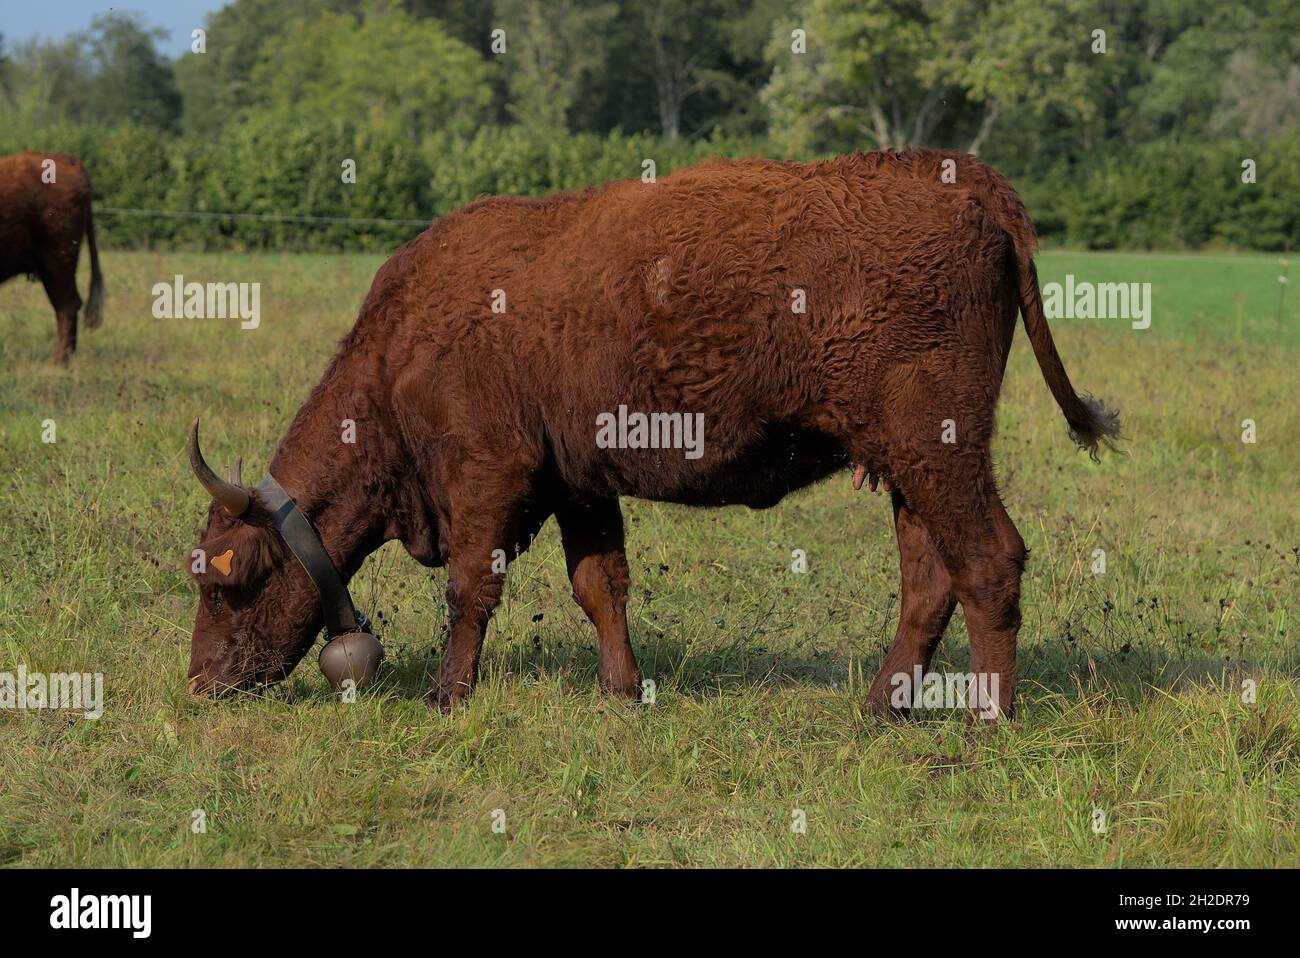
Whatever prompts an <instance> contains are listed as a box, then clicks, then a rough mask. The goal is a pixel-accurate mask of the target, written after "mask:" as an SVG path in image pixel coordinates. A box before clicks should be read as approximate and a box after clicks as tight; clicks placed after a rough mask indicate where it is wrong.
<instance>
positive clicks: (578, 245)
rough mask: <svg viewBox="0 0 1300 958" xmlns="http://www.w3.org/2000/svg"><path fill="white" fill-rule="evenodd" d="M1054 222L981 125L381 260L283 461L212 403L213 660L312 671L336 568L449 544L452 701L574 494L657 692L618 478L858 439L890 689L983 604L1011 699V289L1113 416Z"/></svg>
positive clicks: (232, 682)
mask: <svg viewBox="0 0 1300 958" xmlns="http://www.w3.org/2000/svg"><path fill="white" fill-rule="evenodd" d="M947 160H951V161H953V162H954V163H955V170H956V174H957V183H956V184H955V185H953V184H945V183H944V182H943V179H942V177H941V173H942V171H943V164H944V162H945V161H947ZM1034 250H1035V237H1034V231H1033V227H1032V225H1031V223H1030V221H1029V218H1028V216H1027V215H1026V213H1025V210H1024V207H1023V205H1022V204H1021V201H1020V199H1019V197H1018V196H1017V195H1016V193H1015V191H1014V190H1013V189H1012V187H1011V186H1010V184H1009V183H1007V181H1006V180H1005V179H1004V178H1003V177H1002V176H1000V175H999V174H998V173H996V172H994V171H993V170H991V169H989V168H988V167H987V166H985V165H984V164H983V163H981V162H980V161H979V160H977V159H975V158H973V157H970V156H967V155H965V154H960V153H939V152H932V151H917V152H903V153H896V152H885V153H872V154H867V155H862V154H855V155H853V156H847V157H842V158H838V159H834V160H828V161H825V162H820V163H813V164H808V165H805V164H800V163H777V162H769V161H765V160H747V161H743V162H709V163H704V164H702V165H699V166H696V167H692V168H690V169H686V170H682V171H680V172H678V173H675V174H673V175H672V176H669V177H666V178H664V179H663V180H660V181H659V182H658V183H652V184H646V183H643V182H641V181H639V180H630V181H623V182H618V183H613V184H610V185H608V186H605V187H602V188H599V189H592V190H587V191H584V192H574V193H566V194H561V195H557V196H552V197H548V198H545V199H540V200H525V199H509V198H498V199H484V200H479V201H477V202H474V203H471V204H470V205H468V206H466V207H465V208H463V209H461V210H459V211H458V212H456V213H453V214H452V215H450V216H448V217H447V218H446V219H444V220H442V221H441V222H438V223H436V224H434V225H433V226H432V227H430V228H429V229H428V230H426V231H425V232H424V233H422V234H421V235H420V236H418V237H416V238H415V239H413V240H412V241H411V242H409V243H407V244H406V245H405V246H403V247H402V248H401V249H399V250H398V251H397V252H396V253H395V254H394V255H393V257H392V258H391V259H390V260H389V261H388V262H387V263H386V264H385V265H384V266H383V267H382V268H381V269H380V271H379V273H378V275H377V276H376V277H375V281H374V283H373V285H372V286H371V289H370V293H369V295H368V296H367V297H366V300H365V302H364V303H363V305H362V307H361V314H360V316H359V318H358V319H357V322H356V325H355V326H354V327H353V329H352V332H351V333H350V334H349V335H348V336H347V337H346V338H345V339H344V340H343V342H342V344H341V346H340V349H339V351H338V354H337V355H336V356H335V358H334V360H333V362H332V364H331V365H330V368H329V370H328V371H327V372H326V374H325V377H324V379H322V380H321V382H320V384H319V385H318V386H317V387H316V389H315V391H314V392H313V393H312V394H311V396H310V397H309V398H308V400H307V402H306V404H305V405H304V406H303V407H302V409H301V410H299V412H298V415H297V417H296V418H295V419H294V421H293V424H292V425H291V426H290V427H289V431H288V433H287V435H286V436H285V437H284V439H283V441H282V442H281V443H280V447H279V450H278V451H277V453H276V455H275V457H274V458H273V459H272V461H271V465H270V470H269V477H268V479H267V480H264V481H263V483H262V485H260V486H258V487H257V488H256V489H250V488H247V487H245V486H243V485H242V483H241V482H240V481H239V479H238V478H237V477H236V478H234V480H233V481H232V482H227V481H225V480H222V479H218V478H217V476H216V475H215V474H213V472H212V470H211V469H209V468H208V467H207V465H206V463H204V461H203V458H202V453H201V452H200V451H199V448H198V438H197V422H196V423H195V427H194V429H193V430H192V431H191V439H190V450H191V459H192V462H193V465H194V469H195V471H196V473H197V474H198V476H199V479H200V480H201V481H202V483H203V484H204V486H205V487H206V488H207V489H208V491H209V492H210V493H211V495H212V496H213V498H214V500H215V501H214V502H213V503H212V505H211V506H210V508H209V511H208V525H207V529H206V531H205V532H204V533H203V537H202V541H201V547H202V549H203V550H204V552H205V553H206V555H208V556H220V557H222V559H223V561H224V563H225V566H226V568H225V570H222V569H220V568H213V566H212V564H209V565H208V567H207V569H206V571H202V572H200V573H198V574H197V580H198V584H199V587H200V591H201V604H200V606H199V609H198V614H197V619H196V621H195V627H194V635H193V640H192V649H191V660H190V670H189V674H190V678H191V688H193V689H194V690H196V691H200V692H209V691H212V690H214V689H215V690H221V689H227V688H244V687H248V686H249V685H252V684H254V683H258V682H264V681H273V680H277V679H279V678H282V677H284V676H285V675H287V674H288V673H289V671H291V670H292V668H293V667H294V665H295V664H296V663H297V661H298V660H299V659H300V658H301V657H302V655H303V654H304V652H305V651H306V650H307V649H308V647H309V646H310V645H311V643H312V639H313V636H314V634H315V633H316V632H317V631H319V630H320V629H321V627H322V622H323V621H329V620H330V617H331V612H330V610H331V609H333V610H334V611H333V613H332V615H333V620H334V621H345V622H346V621H350V620H349V618H348V616H349V614H350V613H348V611H347V610H349V609H350V600H348V599H346V590H343V592H342V593H340V591H339V590H340V588H342V587H341V586H339V585H337V584H335V585H331V584H329V582H328V581H325V580H328V579H330V577H333V578H334V579H336V580H338V579H341V581H343V582H346V580H347V579H349V578H350V577H351V576H352V575H353V574H355V573H356V571H357V569H358V568H359V567H360V565H361V563H362V561H363V560H364V559H365V557H366V556H367V555H368V554H370V553H371V552H372V551H374V550H375V549H376V548H378V547H379V545H380V544H381V543H383V542H384V541H386V540H390V539H400V540H401V541H402V542H403V544H404V545H405V546H406V549H407V551H408V552H410V554H411V555H412V556H413V557H414V558H415V559H416V560H418V561H419V562H421V563H423V564H425V565H427V566H439V565H443V564H449V577H448V585H447V600H448V606H449V609H450V639H449V642H448V646H447V649H446V651H445V653H444V654H443V656H442V661H441V665H440V667H439V669H438V673H437V676H436V678H435V680H434V683H433V690H432V693H431V695H430V701H431V703H432V704H434V705H436V706H440V707H443V708H446V707H449V706H451V705H453V704H455V703H457V702H459V701H461V700H462V699H464V698H465V696H467V695H468V694H469V693H470V691H471V689H472V688H473V687H474V682H475V677H476V672H477V668H478V662H479V653H480V650H481V648H482V644H483V636H484V630H485V628H486V626H487V622H488V618H489V616H490V615H491V614H492V611H493V609H494V607H495V606H496V605H497V603H498V601H499V599H500V598H501V591H502V585H503V582H504V578H505V576H504V562H505V559H506V558H507V557H513V556H514V555H516V554H517V553H518V551H520V550H521V549H523V548H526V547H527V544H528V542H529V541H530V540H531V539H532V537H533V536H534V535H535V534H536V532H537V531H538V529H539V527H540V526H541V525H542V523H543V522H545V520H546V518H547V517H548V516H550V515H554V516H555V517H556V519H557V521H558V523H559V527H560V534H561V537H562V539H563V543H564V551H565V558H566V561H567V564H568V568H569V575H570V578H571V580H572V583H573V594H574V598H575V599H576V600H577V602H578V603H579V605H581V607H582V608H583V610H584V611H585V612H586V613H587V615H588V616H589V617H590V619H591V620H592V622H593V623H594V624H595V627H596V632H597V634H598V636H599V639H600V664H599V679H600V686H601V688H602V689H605V690H609V691H613V692H617V693H622V694H625V695H629V696H631V695H635V694H637V692H638V689H639V686H640V682H641V676H640V673H639V671H638V669H637V664H636V659H635V657H634V655H633V652H632V646H631V644H630V642H629V641H628V628H627V615H626V606H627V599H628V563H627V557H626V555H625V553H624V544H623V521H622V517H621V515H620V512H619V505H618V497H619V496H638V497H641V498H646V499H657V500H661V501H666V502H678V503H685V504H687V505H695V506H721V505H730V504H743V505H747V506H750V507H753V508H766V507H769V506H772V505H774V504H776V503H777V502H778V501H780V499H781V498H782V497H783V496H785V495H786V494H787V493H790V492H792V491H794V490H795V489H799V488H801V487H803V486H807V485H809V484H810V483H813V482H816V481H817V480H819V479H822V478H825V477H827V476H829V475H831V474H832V473H834V472H836V471H838V470H842V469H847V468H850V467H853V468H854V481H855V484H858V485H860V484H861V482H862V480H863V479H864V478H865V477H866V476H868V475H870V476H871V477H872V482H873V485H874V484H875V482H876V480H877V479H880V478H883V479H884V480H885V481H886V483H887V486H888V488H889V489H890V490H891V494H892V498H893V507H894V515H895V522H896V526H897V532H898V544H899V551H900V553H901V556H902V576H903V587H902V595H903V600H902V610H901V616H900V620H899V624H898V632H897V635H896V637H895V639H894V643H893V646H892V647H891V648H890V650H889V652H888V655H887V656H886V658H885V662H884V665H883V668H882V669H881V673H880V675H879V676H878V677H877V679H876V681H875V683H874V685H873V686H872V689H871V693H870V698H871V704H872V705H873V707H875V708H877V709H879V710H881V711H889V710H890V709H891V707H892V708H893V709H894V710H899V704H900V703H899V702H898V701H896V700H892V701H891V699H892V692H893V691H894V689H895V688H896V677H897V676H899V675H909V676H910V674H911V673H912V671H913V669H916V668H919V669H922V670H924V669H925V668H926V667H928V665H929V663H930V660H931V656H932V655H933V653H934V650H935V646H936V644H937V642H938V640H939V638H940V636H941V634H942V633H943V630H944V627H945V625H946V624H947V621H948V618H949V616H950V614H951V613H952V610H953V607H954V604H955V603H956V602H961V603H962V605H963V607H964V609H965V614H966V623H967V628H968V631H969V633H970V646H971V659H972V670H973V671H974V672H976V673H983V674H985V675H992V676H996V678H997V680H998V684H997V695H996V699H997V701H996V705H997V707H998V708H999V709H1000V711H1001V713H1002V714H1004V715H1010V714H1011V712H1012V702H1013V699H1012V691H1013V686H1014V682H1015V670H1016V631H1017V628H1018V627H1019V624H1020V610H1019V599H1020V575H1021V569H1022V567H1023V565H1024V561H1025V547H1024V543H1023V542H1022V541H1021V538H1020V535H1019V534H1018V533H1017V531H1016V528H1015V526H1014V525H1013V524H1012V522H1011V519H1010V518H1009V517H1008V516H1007V512H1006V510H1005V509H1004V508H1003V506H1002V502H1001V500H1000V499H999V498H998V494H997V489H996V487H995V483H994V477H993V470H992V467H991V465H990V461H989V442H990V439H991V437H992V434H993V422H994V407H995V405H996V403H997V398H998V391H999V387H1000V385H1001V381H1002V375H1003V370H1004V368H1005V364H1006V359H1007V353H1008V350H1009V349H1010V347H1011V339H1012V334H1013V332H1014V330H1015V321H1016V313H1017V310H1019V311H1020V312H1022V313H1023V315H1024V320H1025V327H1026V330H1027V332H1028V335H1029V340H1030V343H1031V345H1032V346H1033V349H1034V353H1035V355H1036V356H1037V359H1038V363H1039V366H1040V368H1041V370H1042V372H1043V375H1044V377H1045V378H1046V380H1047V384H1048V386H1049V388H1050V389H1051V391H1052V394H1053V396H1055V398H1056V401H1057V403H1058V404H1059V405H1060V407H1061V409H1062V411H1063V412H1064V413H1065V418H1066V420H1067V422H1068V423H1069V425H1070V430H1071V433H1072V435H1073V437H1074V439H1075V441H1076V442H1077V443H1079V445H1080V446H1082V447H1084V448H1086V449H1088V450H1090V451H1093V452H1095V451H1096V449H1097V447H1098V444H1099V443H1103V442H1106V441H1108V440H1109V439H1110V438H1112V437H1115V436H1117V435H1118V431H1119V430H1118V422H1117V420H1116V418H1115V417H1114V415H1113V414H1112V413H1110V412H1108V411H1106V410H1105V408H1104V407H1103V406H1102V405H1101V403H1099V402H1097V401H1095V400H1090V399H1081V398H1080V397H1079V396H1078V395H1076V393H1075V391H1074V389H1073V388H1072V387H1071V385H1070V381H1069V378H1068V377H1067V376H1066V373H1065V370H1064V369H1063V368H1062V365H1061V361H1060V359H1059V358H1058V356H1057V354H1056V349H1055V347H1054V345H1053V343H1052V336H1051V332H1050V330H1049V329H1048V326H1047V321H1046V319H1045V317H1044V314H1043V307H1042V302H1041V300H1040V298H1039V291H1038V281H1037V276H1036V274H1035V270H1034V263H1033V259H1032V256H1033V253H1034ZM638 414H644V415H645V416H646V420H647V421H648V423H649V425H648V429H647V427H646V422H641V421H640V420H639V419H638V418H637V416H638ZM700 417H702V418H700ZM343 420H354V421H355V424H356V441H355V443H346V442H343V441H341V432H342V430H341V423H342V422H343ZM701 437H702V442H701V441H700V440H701ZM674 444H676V445H677V446H678V448H665V447H670V446H673V445H674ZM295 503H296V506H297V510H300V512H295V509H294V504H295ZM303 516H305V521H300V520H301V519H302V517H303ZM291 528H293V531H292V533H291V531H290V530H291ZM304 530H306V531H304ZM313 530H314V531H313ZM322 544H323V545H322ZM295 555H296V556H297V557H298V559H299V560H300V561H295V559H294V557H295ZM326 556H327V557H328V560H329V561H323V557H326ZM331 565H332V568H331ZM308 566H314V567H315V572H314V573H313V574H312V578H309V576H308V574H307V573H306V572H305V571H304V569H305V567H308ZM334 569H337V575H335V573H334ZM313 581H314V582H316V583H317V585H316V586H315V587H314V586H313ZM322 582H324V584H321V583H322ZM323 607H324V609H325V611H324V612H323V611H322V610H323ZM339 608H343V610H344V612H343V613H342V614H340V613H339V612H338V611H337V610H338V609H339ZM911 701H912V700H911V699H908V700H907V701H906V702H904V703H902V705H903V706H904V707H905V706H906V705H907V704H908V703H910V702H911ZM903 710H905V708H904V709H903Z"/></svg>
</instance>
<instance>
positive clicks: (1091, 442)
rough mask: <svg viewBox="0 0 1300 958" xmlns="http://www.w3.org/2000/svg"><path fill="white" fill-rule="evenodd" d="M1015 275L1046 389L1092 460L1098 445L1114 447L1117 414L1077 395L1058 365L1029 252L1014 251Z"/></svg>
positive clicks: (1026, 328) (1093, 400) (1085, 396)
mask: <svg viewBox="0 0 1300 958" xmlns="http://www.w3.org/2000/svg"><path fill="white" fill-rule="evenodd" d="M1016 274H1017V281H1018V283H1019V289H1020V315H1021V317H1022V318H1023V319H1024V321H1025V332H1026V333H1027V334H1028V335H1029V343H1030V345H1032V346H1033V347H1034V356H1035V357H1036V358H1037V359H1038V368H1039V369H1041V370H1042V371H1043V378H1044V379H1045V380H1047V388H1048V389H1050V390H1051V391H1052V396H1053V397H1054V398H1055V399H1056V404H1057V405H1058V406H1060V407H1061V412H1063V413H1065V421H1066V422H1067V423H1069V424H1070V438H1071V439H1073V440H1074V441H1075V442H1076V443H1078V444H1079V448H1081V449H1086V450H1087V451H1088V455H1090V456H1091V457H1092V459H1093V461H1094V462H1095V461H1096V460H1097V450H1098V448H1099V447H1100V446H1101V445H1103V444H1105V445H1106V446H1107V447H1108V448H1112V449H1113V448H1114V440H1116V439H1119V438H1120V423H1119V413H1117V412H1116V411H1115V410H1113V409H1108V408H1106V404H1105V403H1103V402H1102V401H1101V400H1100V399H1095V398H1093V397H1092V396H1090V395H1087V394H1086V393H1085V394H1084V395H1082V396H1080V395H1079V394H1078V393H1076V392H1075V391H1074V386H1072V385H1071V384H1070V377H1069V376H1068V375H1067V374H1066V372H1065V366H1064V365H1062V364H1061V357H1060V356H1058V355H1057V353H1056V343H1055V342H1054V341H1053V340H1052V330H1051V328H1050V327H1049V326H1048V325H1047V316H1046V314H1045V313H1044V312H1043V298H1042V296H1041V295H1040V294H1039V292H1038V270H1037V268H1036V267H1035V266H1034V258H1033V256H1032V255H1026V254H1024V253H1022V252H1021V251H1020V250H1019V249H1017V250H1016Z"/></svg>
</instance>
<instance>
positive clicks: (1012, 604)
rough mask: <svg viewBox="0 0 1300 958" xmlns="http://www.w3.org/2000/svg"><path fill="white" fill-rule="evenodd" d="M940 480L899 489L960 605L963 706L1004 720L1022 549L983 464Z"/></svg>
mask: <svg viewBox="0 0 1300 958" xmlns="http://www.w3.org/2000/svg"><path fill="white" fill-rule="evenodd" d="M943 479H944V483H943V487H942V488H938V489H936V488H934V487H933V486H931V485H930V484H928V483H922V482H918V483H916V484H915V492H913V490H911V489H909V488H908V487H907V485H904V486H903V488H902V492H903V495H904V497H905V498H906V500H907V504H908V506H909V507H911V508H912V509H913V510H915V512H916V513H917V515H918V516H919V517H920V518H921V520H922V522H923V523H924V524H925V528H926V531H927V533H929V537H930V541H931V543H932V544H933V545H934V547H935V550H936V551H937V553H938V555H939V556H940V557H941V558H942V560H943V563H944V567H945V568H946V569H947V570H948V575H949V577H950V579H951V582H952V590H953V592H954V594H955V595H956V597H957V600H958V601H959V602H961V606H962V612H963V615H964V617H965V619H966V632H967V634H968V636H969V637H970V662H971V672H972V673H973V674H974V679H975V682H976V686H975V689H974V691H973V692H972V698H971V699H970V700H969V704H970V706H971V707H972V708H973V709H974V710H975V711H977V712H978V713H979V714H980V716H981V717H982V718H985V719H992V718H995V717H997V714H1001V715H1002V716H1003V717H1005V718H1011V717H1012V715H1013V713H1014V701H1015V683H1016V634H1017V632H1018V631H1019V629H1020V577H1021V573H1022V571H1023V569H1024V565H1025V557H1026V554H1027V553H1026V550H1025V543H1024V540H1023V539H1021V537H1020V533H1019V532H1017V531H1016V527H1015V525H1014V524H1013V523H1012V521H1011V518H1010V516H1008V515H1007V511H1006V509H1005V508H1004V507H1003V505H1002V500H1001V499H1000V498H999V497H998V493H997V490H996V488H995V487H994V482H993V475H992V470H991V468H990V467H989V465H988V463H987V460H985V461H984V463H983V464H982V465H981V466H980V467H979V468H978V470H975V469H972V470H971V471H970V472H966V471H965V470H953V471H951V472H947V473H945V474H944V475H943ZM994 704H996V707H997V708H996V711H995V710H994V708H993V705H994Z"/></svg>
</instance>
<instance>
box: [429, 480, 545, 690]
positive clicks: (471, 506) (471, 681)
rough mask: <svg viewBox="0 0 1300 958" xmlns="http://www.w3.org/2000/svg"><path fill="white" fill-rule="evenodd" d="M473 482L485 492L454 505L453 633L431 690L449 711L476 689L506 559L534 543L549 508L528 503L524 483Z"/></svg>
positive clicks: (450, 567) (449, 586)
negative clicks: (498, 485)
mask: <svg viewBox="0 0 1300 958" xmlns="http://www.w3.org/2000/svg"><path fill="white" fill-rule="evenodd" d="M467 486H468V487H469V488H478V489H479V490H480V491H481V492H483V493H484V494H483V495H480V496H477V497H475V498H474V499H473V500H472V501H467V502H464V503H462V504H460V508H456V507H455V506H453V513H452V535H451V558H450V560H449V561H448V563H447V567H448V576H447V615H448V625H449V629H450V633H451V634H450V637H449V638H448V640H447V651H446V652H444V653H443V656H442V662H441V663H440V664H439V666H438V674H437V675H436V676H435V677H434V680H433V689H432V690H431V691H430V693H429V705H431V706H433V707H435V708H438V709H441V710H442V711H444V712H445V711H449V710H450V709H451V708H452V706H454V705H457V704H459V703H461V702H463V701H464V700H465V699H466V698H467V697H468V696H469V694H470V693H471V692H472V691H474V685H475V683H476V682H477V681H478V662H479V656H480V655H481V654H482V652H483V637H484V635H485V634H486V633H487V625H488V620H489V619H491V618H492V613H493V611H494V610H495V609H496V607H497V605H498V604H499V603H500V602H501V593H502V590H503V589H504V588H505V581H506V572H505V568H506V562H507V561H509V560H513V559H514V558H515V557H516V556H518V555H520V554H521V553H522V552H523V551H524V550H525V549H527V548H528V545H529V543H530V542H531V541H532V538H533V536H535V535H536V534H537V530H538V528H540V526H541V524H542V523H543V522H545V521H546V517H547V515H548V514H549V513H547V512H546V511H545V510H542V509H540V508H537V507H535V506H532V505H529V504H528V503H526V501H525V500H524V499H523V498H522V489H514V488H512V489H510V490H506V489H503V488H497V489H495V490H494V489H493V487H492V485H491V484H490V483H489V481H487V480H484V481H483V482H482V483H481V484H476V483H467ZM516 495H518V496H519V497H518V498H516Z"/></svg>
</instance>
